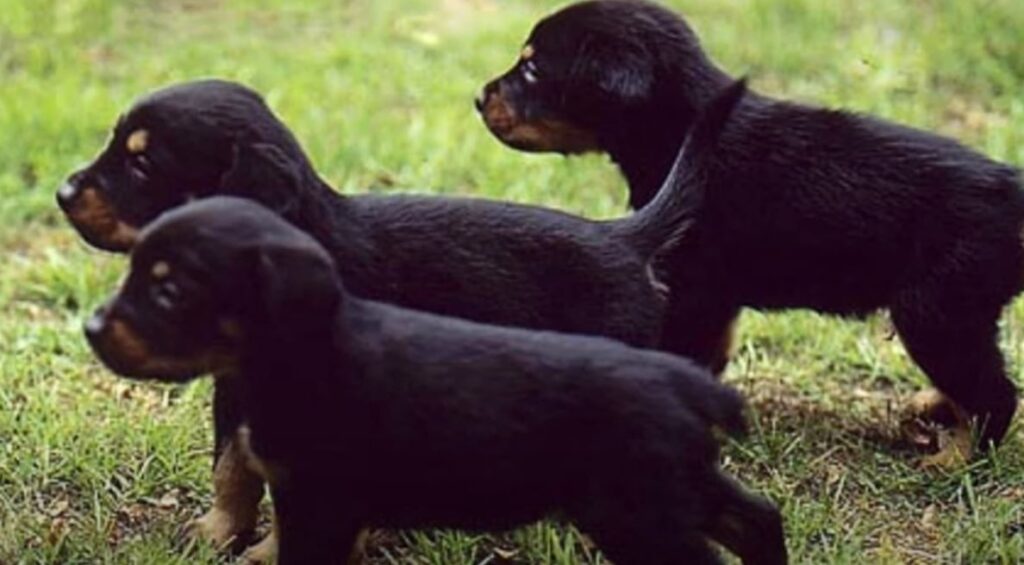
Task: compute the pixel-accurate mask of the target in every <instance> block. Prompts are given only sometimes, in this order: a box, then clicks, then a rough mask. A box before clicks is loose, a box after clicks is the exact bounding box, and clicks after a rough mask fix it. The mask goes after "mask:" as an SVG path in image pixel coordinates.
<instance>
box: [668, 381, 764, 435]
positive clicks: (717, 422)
mask: <svg viewBox="0 0 1024 565" xmlns="http://www.w3.org/2000/svg"><path fill="white" fill-rule="evenodd" d="M689 365H690V366H689V367H688V370H687V371H685V374H683V375H679V377H680V378H677V379H675V380H674V385H675V392H676V396H677V397H678V398H679V400H680V401H681V402H682V403H683V404H684V405H686V407H687V408H688V409H690V410H691V411H693V413H694V414H696V415H697V416H698V417H699V418H700V419H702V420H703V421H704V422H705V423H706V424H707V425H708V426H711V427H716V428H721V429H722V431H724V432H726V433H727V434H729V435H731V436H743V435H745V434H746V433H747V421H746V417H745V416H744V408H745V407H746V402H744V400H743V397H742V396H741V395H740V393H739V392H737V391H736V390H735V389H733V388H731V387H729V386H726V385H724V384H722V383H720V382H719V381H718V379H716V378H715V376H714V375H712V374H711V373H710V372H709V371H707V370H705V369H702V368H700V367H698V366H697V365H695V364H692V363H689Z"/></svg>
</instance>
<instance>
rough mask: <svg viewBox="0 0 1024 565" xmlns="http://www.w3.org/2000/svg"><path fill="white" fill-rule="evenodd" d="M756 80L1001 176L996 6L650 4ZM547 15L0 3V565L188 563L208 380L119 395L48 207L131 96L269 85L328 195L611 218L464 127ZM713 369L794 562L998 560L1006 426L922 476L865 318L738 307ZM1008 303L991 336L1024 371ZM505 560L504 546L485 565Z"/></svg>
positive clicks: (610, 172)
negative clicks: (741, 422)
mask: <svg viewBox="0 0 1024 565" xmlns="http://www.w3.org/2000/svg"><path fill="white" fill-rule="evenodd" d="M672 3H673V4H674V5H676V6H677V7H679V9H680V10H682V11H683V12H684V13H685V14H686V15H687V16H688V17H689V18H690V21H691V23H692V24H693V25H694V26H695V27H696V28H697V30H698V31H699V32H700V34H701V36H702V37H703V39H704V42H705V44H706V46H707V48H708V50H709V51H710V52H711V53H712V54H713V56H714V57H715V58H716V59H717V60H718V61H719V62H720V63H722V64H723V65H724V66H725V67H726V68H727V69H729V70H730V71H733V72H735V73H737V74H739V73H748V74H750V76H751V77H752V81H753V85H754V87H755V88H757V89H760V90H763V91H766V92H769V93H772V94H776V95H780V96H785V97H789V98H795V99H800V100H805V101H813V102H818V103H823V104H829V105H836V106H845V107H849V108H853V109H857V110H861V111H866V112H872V113H875V114H878V115H881V116H883V117H887V118H890V119H894V120H897V121H901V122H905V123H909V124H912V125H916V126H919V127H923V128H927V129H931V130H935V131H939V132H942V133H946V134H949V135H952V136H955V137H958V138H959V139H961V140H963V141H964V142H966V143H968V144H970V145H972V146H974V147H977V148H978V149H980V150H982V151H985V152H987V153H989V154H991V155H993V156H994V157H996V158H999V159H1003V160H1006V161H1009V162H1012V163H1016V164H1024V139H1022V136H1024V97H1022V95H1021V93H1022V92H1024V42H1021V41H1020V30H1021V29H1024V3H1021V2H1019V0H976V1H961V0H913V1H909V0H908V1H905V2H892V1H887V0H870V1H868V0H834V1H831V2H820V1H817V0H729V1H722V0H675V1H674V2H672ZM552 8H553V5H552V4H547V3H543V2H539V1H529V2H499V1H498V0H437V1H436V2H428V1H426V0H414V1H407V2H398V1H396V0H383V1H373V2H371V1H369V0H354V1H350V2H337V1H333V0H298V1H285V0H260V1H255V0H254V1H251V2H244V1H242V0H209V1H202V0H152V1H147V0H120V1H115V0H62V1H56V0H0V14H3V16H2V19H0V84H2V85H3V86H2V87H0V147H2V150H0V245H3V246H4V251H5V253H4V258H3V260H2V261H0V312H2V318H0V562H8V563H10V562H18V563H21V562H24V563H114V562H116V563H213V562H216V560H217V559H216V557H215V556H214V555H213V554H212V552H209V551H205V550H202V549H200V550H199V551H198V553H194V554H189V555H183V554H181V553H179V552H178V551H176V550H175V547H174V543H173V538H174V532H175V529H176V528H177V526H178V525H179V524H181V523H182V522H183V521H184V520H185V519H187V518H188V517H190V516H193V515H195V514H196V513H198V512H199V511H200V510H201V509H202V508H203V507H204V506H205V505H206V504H207V503H208V499H209V494H210V492H209V489H210V482H209V438H210V421H209V415H208V406H209V402H210V394H209V393H210V389H209V383H205V382H204V383H198V384H195V385H191V386H185V387H173V388H169V387H161V386H149V385H138V384H132V383H128V382H126V381H122V380H118V379H116V378H114V377H113V376H111V375H110V374H109V373H107V372H106V371H105V370H104V369H102V368H101V367H100V366H99V365H98V364H97V362H96V361H95V360H94V359H93V358H92V356H91V355H90V353H89V351H88V348H87V346H86V345H85V343H84V341H83V339H82V337H81V334H80V329H79V328H80V325H81V322H82V319H83V318H84V316H86V314H87V313H88V312H89V311H90V310H91V308H93V307H94V306H95V305H96V304H97V303H99V301H100V300H102V299H103V298H104V297H105V296H106V295H107V294H108V293H109V292H111V290H112V289H113V287H114V286H115V284H116V281H117V279H118V277H120V276H121V273H122V272H123V269H124V266H125V265H124V261H123V259H122V258H119V257H111V256H108V255H105V254H103V253H99V252H96V251H92V250H89V249H87V248H86V247H85V246H84V245H83V244H82V243H81V242H79V241H78V239H77V237H76V236H75V235H74V234H73V233H72V232H71V231H70V229H69V228H68V227H67V226H66V225H64V223H63V221H62V220H61V218H60V217H59V213H58V212H57V210H56V207H55V206H54V204H53V193H54V189H55V188H56V186H57V184H58V183H59V182H60V181H61V179H62V178H63V177H64V175H66V174H67V173H68V172H69V171H71V170H72V169H73V168H74V167H76V166H77V164H79V163H81V162H83V161H86V160H88V159H89V158H90V157H91V156H92V155H93V154H95V152H97V151H98V150H99V148H100V147H101V146H102V145H103V144H104V143H105V140H106V136H107V132H108V130H109V128H110V127H111V125H112V124H113V122H114V120H115V119H116V117H117V116H118V114H119V113H120V112H121V111H123V110H124V109H125V108H126V107H127V106H128V104H130V102H131V101H132V99H133V98H135V97H136V96H138V95H139V94H141V93H143V92H146V91H148V90H151V89H153V88H156V87H158V86H160V85H163V84H166V83H169V82H174V81H179V80H184V79H189V78H195V77H205V76H221V77H228V78H234V79H239V80H242V81H245V82H247V83H249V84H251V85H253V86H254V87H256V88H257V89H259V90H260V91H262V92H263V93H265V95H266V96H267V98H268V99H269V101H270V102H271V104H272V105H273V107H274V108H275V109H276V110H277V111H278V112H279V113H280V114H281V115H282V117H283V118H284V119H285V120H286V121H287V122H288V123H289V124H290V125H291V126H292V128H293V129H294V131H295V132H296V133H297V134H298V135H299V137H300V138H301V139H302V140H303V142H304V144H305V146H306V148H307V149H308V150H309V152H310V154H311V155H312V157H313V160H314V162H315V163H316V164H317V166H318V168H319V169H320V170H321V171H322V173H323V174H324V175H325V176H326V177H327V178H329V179H331V180H332V181H333V182H334V183H335V184H336V185H337V186H338V187H339V188H340V189H341V190H343V191H345V192H358V191H364V190H370V191H387V192H392V191H393V192H397V191H410V190H413V191H422V192H429V193H445V194H473V195H480V196H489V197H493V198H501V199H509V200H515V201H520V202H530V203H536V204H544V205H549V206H552V207H557V208H560V209H564V210H569V211H573V212H577V213H580V214H584V215H587V216H591V217H609V216H614V215H618V214H620V213H622V212H623V209H624V202H625V189H624V186H623V183H622V181H621V180H620V178H619V176H618V175H617V173H616V171H615V169H614V168H613V167H612V166H611V165H610V164H609V163H608V162H607V161H606V160H604V159H602V158H599V157H588V158H574V159H562V158H560V157H555V156H550V155H543V156H538V155H524V154H520V153H515V152H513V151H510V150H507V149H505V148H503V147H501V146H500V145H499V144H498V143H497V142H496V141H494V140H493V139H492V138H491V137H490V136H489V134H488V133H487V132H486V131H485V129H484V128H483V127H482V126H481V124H480V123H479V120H478V119H477V118H476V116H475V115H474V112H473V111H472V105H471V101H472V97H473V95H474V94H475V92H476V90H477V89H478V88H479V87H480V85H481V84H482V83H483V81H484V80H485V79H488V78H490V77H491V76H493V75H494V74H496V73H497V72H499V71H502V70H504V69H505V68H506V67H507V66H508V65H509V64H510V63H511V62H512V60H513V58H514V57H515V55H516V53H517V47H518V45H519V44H520V42H521V40H522V38H523V37H524V36H525V34H526V32H527V31H528V30H529V27H530V25H531V23H532V22H533V21H534V20H535V19H536V18H538V17H539V16H541V15H542V14H545V13H547V12H549V11H550V10H551V9H552ZM739 335H740V336H741V338H740V340H739V347H738V349H737V354H736V357H735V361H734V363H733V364H732V365H731V367H730V369H729V371H728V373H727V375H726V380H727V381H728V382H730V383H733V384H735V385H737V386H739V387H741V388H742V389H743V390H744V392H745V393H747V394H748V395H749V397H750V398H751V403H752V407H753V410H752V413H753V416H754V421H755V432H754V433H753V434H752V435H751V437H750V438H748V439H747V440H745V441H743V442H739V443H733V444H730V445H729V446H728V447H727V449H726V455H725V460H724V465H725V467H726V468H727V469H728V470H729V471H730V472H733V473H735V474H736V475H738V476H739V477H741V478H742V479H743V480H744V481H745V482H746V483H747V484H749V485H750V487H751V488H754V489H756V490H758V491H760V492H762V493H765V494H766V495H768V496H770V497H771V498H773V499H774V500H775V501H776V502H777V503H778V504H779V505H780V506H781V508H782V509H783V511H784V513H785V516H786V522H787V523H786V526H787V532H788V539H789V544H790V548H791V551H792V556H793V561H794V562H803V563H864V562H868V561H870V562H876V563H960V562H963V563H1018V562H1022V561H1024V510H1022V509H1024V447H1022V438H1021V436H1022V431H1021V428H1022V427H1024V426H1021V425H1020V423H1019V422H1018V424H1017V427H1016V428H1015V429H1014V431H1013V435H1012V436H1011V438H1010V439H1009V441H1008V442H1007V445H1006V446H1005V447H1004V448H1003V449H1002V450H1000V452H999V453H998V454H997V456H996V457H994V458H992V459H990V460H985V461H980V462H977V463H975V464H973V465H971V466H970V467H967V468H964V469H961V470H957V471H950V472H939V471H922V470H920V469H918V468H917V467H916V463H917V461H918V460H919V458H920V453H918V452H915V451H914V450H912V449H908V448H907V447H906V445H905V443H904V442H902V441H901V440H900V435H899V431H898V427H897V423H898V420H899V410H900V407H901V406H902V404H903V402H904V401H905V400H906V398H907V397H908V395H909V394H911V393H912V392H913V391H915V390H917V389H919V388H920V387H921V386H923V383H924V379H923V377H922V376H921V374H920V373H919V371H918V370H917V369H916V368H915V367H914V366H913V364H912V363H910V361H909V360H908V359H907V357H906V355H905V353H904V351H903V350H902V348H901V347H900V345H899V343H898V342H897V341H891V340H889V339H887V335H888V323H887V321H886V319H885V318H884V317H878V318H875V319H872V320H870V321H869V323H867V324H864V323H854V322H844V321H840V320H835V319H828V318H822V317H819V316H815V315H812V314H807V313H788V314H771V315H765V314H758V313H752V312H750V313H747V314H745V315H744V317H743V320H742V323H741V325H740V328H739ZM1022 338H1024V304H1022V303H1020V302H1018V303H1016V304H1015V305H1014V306H1013V307H1012V308H1011V309H1010V311H1009V312H1008V314H1007V316H1006V317H1005V322H1004V332H1003V345H1004V350H1005V351H1006V353H1007V356H1008V359H1009V362H1010V365H1011V367H1012V368H1013V371H1014V375H1015V377H1016V378H1017V380H1018V382H1019V381H1020V376H1019V375H1020V371H1021V368H1022V367H1024V359H1022V356H1024V339H1022ZM375 539H376V542H377V543H375V545H374V550H373V555H374V557H375V559H376V560H377V561H379V562H382V563H432V564H439V565H440V564H448V563H452V564H456V565H458V564H463V563H466V564H469V563H484V562H495V561H500V560H501V559H511V560H512V561H517V562H538V563H575V562H588V563H589V562H597V561H598V560H599V558H598V557H597V556H596V554H595V553H594V551H593V550H592V549H591V548H589V547H588V545H587V544H586V543H584V542H582V541H581V540H580V539H579V538H578V537H577V536H576V535H575V534H573V533H571V531H567V530H565V529H562V528H558V527H555V526H551V525H545V524H541V525H536V526H532V527H529V528H525V529H522V530H519V531H516V532H512V533H507V534H503V535H501V536H498V537H486V536H476V535H466V534H455V533H449V532H384V533H380V534H378V536H377V538H375ZM502 556H504V557H502Z"/></svg>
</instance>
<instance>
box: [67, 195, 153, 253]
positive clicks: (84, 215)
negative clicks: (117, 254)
mask: <svg viewBox="0 0 1024 565" xmlns="http://www.w3.org/2000/svg"><path fill="white" fill-rule="evenodd" d="M68 219H70V220H71V222H72V223H74V224H75V226H77V227H78V228H79V229H80V230H82V231H83V232H86V233H88V234H89V236H91V237H95V238H97V239H100V240H102V241H103V242H106V243H108V244H110V245H113V246H115V247H118V248H123V249H129V248H131V246H132V245H134V244H135V239H136V238H137V237H138V229H136V228H134V227H132V226H129V225H128V224H126V223H124V222H122V221H121V220H120V219H118V217H117V212H116V211H115V210H114V208H113V206H111V205H110V203H109V202H108V201H107V199H106V198H105V197H104V196H103V195H102V193H101V192H100V191H99V190H97V189H96V188H94V187H91V186H89V187H85V188H84V189H82V191H81V193H80V194H79V196H78V198H77V199H76V200H75V203H74V205H73V206H72V208H71V210H70V211H69V212H68Z"/></svg>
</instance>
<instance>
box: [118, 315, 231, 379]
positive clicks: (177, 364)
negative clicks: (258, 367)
mask: <svg viewBox="0 0 1024 565" xmlns="http://www.w3.org/2000/svg"><path fill="white" fill-rule="evenodd" d="M108 323H109V324H110V329H109V330H108V333H107V338H106V341H107V344H108V347H107V348H106V351H105V353H106V354H107V355H109V356H110V357H111V358H112V360H114V361H115V363H116V364H117V365H118V366H119V367H121V368H122V369H123V370H124V371H125V372H127V373H129V374H137V375H141V376H148V375H180V374H185V373H215V374H216V375H217V376H226V375H232V374H234V373H235V372H237V371H236V367H237V359H236V358H235V356H234V355H233V354H231V353H230V352H227V351H217V350H210V351H206V352H204V353H202V354H201V355H198V356H196V357H194V358H172V357H158V356H155V355H153V354H152V353H151V351H150V348H149V346H148V344H146V342H145V341H143V339H142V338H141V337H139V335H138V334H137V333H136V332H135V331H134V330H133V329H132V328H131V327H130V326H129V325H128V324H127V323H125V322H124V321H122V320H119V319H117V318H111V319H110V320H109V322H108Z"/></svg>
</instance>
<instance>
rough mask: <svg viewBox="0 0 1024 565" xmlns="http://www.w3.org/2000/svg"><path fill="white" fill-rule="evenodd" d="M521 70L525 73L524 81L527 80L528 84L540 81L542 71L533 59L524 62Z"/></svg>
mask: <svg viewBox="0 0 1024 565" xmlns="http://www.w3.org/2000/svg"><path fill="white" fill-rule="evenodd" d="M520 70H521V71H522V73H523V79H525V80H526V82H527V83H528V84H533V83H535V82H537V81H538V80H540V69H538V68H537V63H535V62H534V61H533V60H532V59H531V60H529V61H525V62H523V64H522V65H521V66H520Z"/></svg>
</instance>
